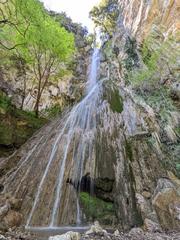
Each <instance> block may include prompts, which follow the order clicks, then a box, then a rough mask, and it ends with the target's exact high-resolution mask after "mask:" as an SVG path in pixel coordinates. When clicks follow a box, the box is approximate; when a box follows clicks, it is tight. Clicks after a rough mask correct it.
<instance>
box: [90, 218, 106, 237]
mask: <svg viewBox="0 0 180 240" xmlns="http://www.w3.org/2000/svg"><path fill="white" fill-rule="evenodd" d="M93 233H96V234H97V233H102V234H107V231H106V230H104V229H103V228H102V227H101V226H100V224H99V222H98V221H96V222H94V225H92V226H91V228H90V230H88V231H87V232H86V235H89V234H93Z"/></svg>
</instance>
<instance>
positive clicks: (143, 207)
mask: <svg viewBox="0 0 180 240" xmlns="http://www.w3.org/2000/svg"><path fill="white" fill-rule="evenodd" d="M136 200H137V205H138V209H139V210H140V212H141V216H142V218H143V220H144V219H145V218H146V217H147V215H148V214H150V213H151V212H152V209H151V205H150V202H149V201H148V200H147V199H146V198H145V197H144V196H142V195H141V194H139V193H136Z"/></svg>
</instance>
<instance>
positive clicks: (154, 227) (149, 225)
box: [144, 218, 161, 232]
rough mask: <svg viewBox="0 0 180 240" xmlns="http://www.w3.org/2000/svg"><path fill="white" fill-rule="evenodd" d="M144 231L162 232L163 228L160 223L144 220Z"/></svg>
mask: <svg viewBox="0 0 180 240" xmlns="http://www.w3.org/2000/svg"><path fill="white" fill-rule="evenodd" d="M144 230H145V231H148V232H161V226H160V225H159V223H157V222H154V221H152V220H151V219H148V218H146V219H145V220H144Z"/></svg>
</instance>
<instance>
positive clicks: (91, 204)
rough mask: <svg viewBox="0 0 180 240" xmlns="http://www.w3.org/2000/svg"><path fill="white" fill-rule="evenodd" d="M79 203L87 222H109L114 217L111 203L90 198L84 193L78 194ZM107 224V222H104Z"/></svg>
mask: <svg viewBox="0 0 180 240" xmlns="http://www.w3.org/2000/svg"><path fill="white" fill-rule="evenodd" d="M80 202H81V205H82V208H83V210H84V213H85V215H86V218H87V219H88V220H99V221H100V222H104V223H105V222H106V221H107V219H109V220H108V221H111V219H112V217H113V216H114V215H115V211H114V206H113V203H110V202H105V201H103V200H101V199H99V198H97V197H92V196H90V195H89V194H88V193H86V192H81V193H80ZM106 223H107V222H106Z"/></svg>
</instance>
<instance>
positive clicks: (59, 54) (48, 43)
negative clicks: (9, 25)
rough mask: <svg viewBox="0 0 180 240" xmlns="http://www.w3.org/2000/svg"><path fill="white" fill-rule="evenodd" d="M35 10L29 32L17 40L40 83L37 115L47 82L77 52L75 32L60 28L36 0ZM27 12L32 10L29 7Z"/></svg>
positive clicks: (20, 49)
mask: <svg viewBox="0 0 180 240" xmlns="http://www.w3.org/2000/svg"><path fill="white" fill-rule="evenodd" d="M31 1H33V2H34V3H36V8H35V9H33V13H32V14H33V16H34V19H32V20H31V21H32V24H31V25H30V26H29V29H28V31H27V32H26V35H25V36H24V37H22V35H21V34H18V33H17V35H16V38H15V41H17V42H22V41H24V44H23V45H21V46H19V47H18V51H19V52H20V53H21V55H22V56H23V58H24V59H25V60H26V63H27V64H28V65H29V66H30V67H32V69H33V72H34V75H35V80H36V82H37V98H36V104H35V107H34V110H35V113H36V115H37V116H38V113H39V103H40V99H41V96H42V93H43V91H44V89H45V87H46V86H47V83H48V81H50V80H52V78H53V76H54V75H56V74H58V73H59V71H60V67H61V65H62V63H64V62H66V61H68V60H69V57H70V56H71V55H72V53H73V51H74V37H73V34H71V33H68V32H67V31H66V30H65V29H64V28H63V27H60V26H59V24H58V23H57V22H55V21H54V20H53V19H52V18H51V17H50V16H48V14H47V13H46V12H45V10H44V9H43V7H42V5H41V4H39V2H38V1H36V0H31ZM26 10H27V11H31V10H32V9H31V8H30V9H29V8H27V9H26Z"/></svg>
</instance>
